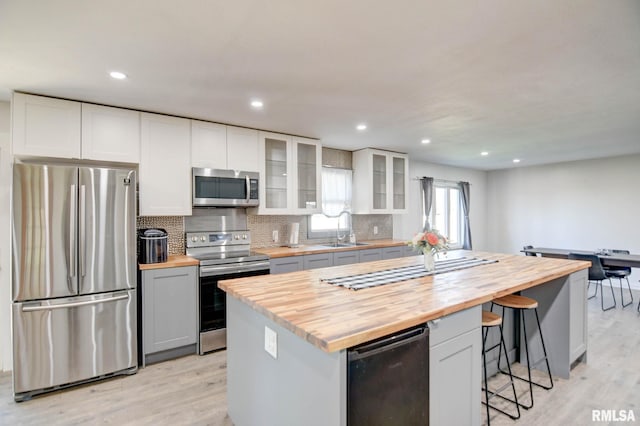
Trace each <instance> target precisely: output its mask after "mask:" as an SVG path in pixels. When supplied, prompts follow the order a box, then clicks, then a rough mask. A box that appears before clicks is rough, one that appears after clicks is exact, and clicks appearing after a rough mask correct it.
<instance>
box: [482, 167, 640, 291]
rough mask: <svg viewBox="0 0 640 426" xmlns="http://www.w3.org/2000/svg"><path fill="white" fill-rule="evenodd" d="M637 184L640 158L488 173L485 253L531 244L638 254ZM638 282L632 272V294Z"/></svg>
mask: <svg viewBox="0 0 640 426" xmlns="http://www.w3.org/2000/svg"><path fill="white" fill-rule="evenodd" d="M639 182H640V155H630V156H624V157H612V158H604V159H598V160H584V161H573V162H567V163H557V164H551V165H546V166H532V167H519V168H514V169H508V170H499V171H492V172H489V173H488V176H487V188H488V191H487V222H486V226H487V234H486V235H487V241H488V245H487V248H488V249H489V250H491V251H498V252H504V253H517V252H518V251H519V250H520V249H521V248H522V246H523V245H525V244H531V245H534V246H541V247H561V248H568V249H571V248H576V249H584V250H590V249H597V248H617V249H627V250H630V251H631V252H632V253H640V226H639V225H638V219H637V218H638V214H639V213H640V191H639V190H638V183H639ZM472 194H473V192H472ZM472 197H473V195H472ZM638 279H640V271H638V270H637V269H634V273H633V275H632V276H631V279H630V280H631V282H632V285H634V286H635V287H636V288H640V286H639V285H638ZM614 282H616V283H617V280H614Z"/></svg>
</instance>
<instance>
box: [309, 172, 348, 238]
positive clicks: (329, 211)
mask: <svg viewBox="0 0 640 426" xmlns="http://www.w3.org/2000/svg"><path fill="white" fill-rule="evenodd" d="M351 187H352V172H351V170H346V169H334V168H329V167H323V168H322V211H323V214H314V215H311V216H309V226H308V235H307V237H308V238H327V237H335V235H336V232H341V233H344V232H349V231H350V230H351V217H350V216H351V215H348V214H342V215H340V217H336V216H338V215H339V214H340V213H341V212H343V211H348V212H350V211H351Z"/></svg>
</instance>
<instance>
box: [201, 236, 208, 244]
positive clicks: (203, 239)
mask: <svg viewBox="0 0 640 426" xmlns="http://www.w3.org/2000/svg"><path fill="white" fill-rule="evenodd" d="M200 241H202V242H203V243H204V242H205V241H207V238H206V237H205V236H204V235H203V236H202V237H200Z"/></svg>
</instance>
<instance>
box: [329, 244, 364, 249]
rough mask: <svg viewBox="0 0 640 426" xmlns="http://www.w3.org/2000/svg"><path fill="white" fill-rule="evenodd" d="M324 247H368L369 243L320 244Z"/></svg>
mask: <svg viewBox="0 0 640 426" xmlns="http://www.w3.org/2000/svg"><path fill="white" fill-rule="evenodd" d="M320 245H321V246H322V247H331V248H337V247H356V246H367V245H369V243H332V244H320Z"/></svg>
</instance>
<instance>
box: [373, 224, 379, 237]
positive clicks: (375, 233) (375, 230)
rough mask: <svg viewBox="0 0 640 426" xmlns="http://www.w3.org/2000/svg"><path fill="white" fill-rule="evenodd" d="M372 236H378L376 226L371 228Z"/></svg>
mask: <svg viewBox="0 0 640 426" xmlns="http://www.w3.org/2000/svg"><path fill="white" fill-rule="evenodd" d="M373 235H378V227H377V226H374V227H373Z"/></svg>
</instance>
